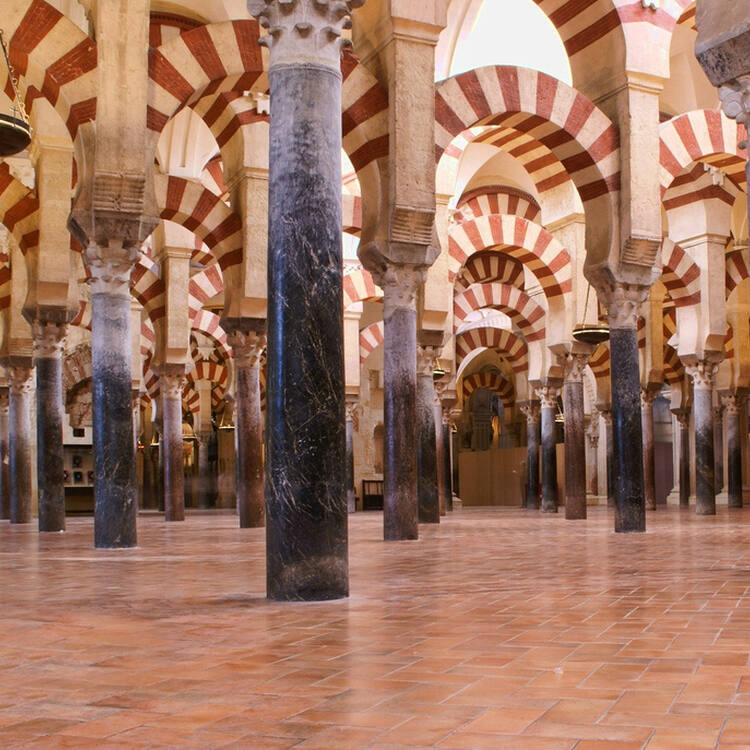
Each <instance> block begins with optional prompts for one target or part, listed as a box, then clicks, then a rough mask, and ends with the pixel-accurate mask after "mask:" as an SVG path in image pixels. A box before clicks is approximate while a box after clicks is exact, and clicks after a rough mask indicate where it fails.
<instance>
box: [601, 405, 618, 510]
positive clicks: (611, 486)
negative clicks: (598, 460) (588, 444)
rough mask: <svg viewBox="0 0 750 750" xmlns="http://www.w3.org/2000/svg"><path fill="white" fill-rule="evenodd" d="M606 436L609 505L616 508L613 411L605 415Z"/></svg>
mask: <svg viewBox="0 0 750 750" xmlns="http://www.w3.org/2000/svg"><path fill="white" fill-rule="evenodd" d="M604 437H605V439H606V441H607V443H606V446H605V447H606V449H607V461H606V463H607V507H608V508H614V507H615V505H617V501H616V499H615V496H616V494H617V489H616V487H617V483H616V482H615V433H614V429H613V427H612V412H611V411H608V412H606V413H605V416H604Z"/></svg>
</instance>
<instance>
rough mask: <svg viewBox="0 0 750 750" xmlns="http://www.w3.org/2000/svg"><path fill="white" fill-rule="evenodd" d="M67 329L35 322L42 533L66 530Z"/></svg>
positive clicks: (38, 483) (38, 463) (32, 328)
mask: <svg viewBox="0 0 750 750" xmlns="http://www.w3.org/2000/svg"><path fill="white" fill-rule="evenodd" d="M66 328H67V326H66V325H65V324H60V323H52V322H46V321H45V322H43V321H38V320H37V321H34V322H33V323H32V325H31V334H32V337H33V339H34V365H35V367H36V444H37V455H36V465H37V472H36V476H37V494H38V497H39V531H64V530H65V480H64V475H63V471H64V469H63V413H64V407H63V388H62V350H63V342H64V339H65V334H66Z"/></svg>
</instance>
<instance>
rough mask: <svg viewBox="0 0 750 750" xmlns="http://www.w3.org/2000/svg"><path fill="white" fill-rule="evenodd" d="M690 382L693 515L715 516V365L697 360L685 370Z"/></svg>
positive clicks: (707, 361)
mask: <svg viewBox="0 0 750 750" xmlns="http://www.w3.org/2000/svg"><path fill="white" fill-rule="evenodd" d="M685 371H686V372H687V374H688V375H690V377H691V378H692V379H693V424H694V428H695V498H696V499H695V512H696V513H697V514H698V515H699V516H713V515H716V487H715V482H714V416H713V403H712V400H713V383H714V375H715V374H716V364H715V363H714V362H711V361H709V360H698V361H697V362H695V363H693V364H689V365H687V366H686V367H685Z"/></svg>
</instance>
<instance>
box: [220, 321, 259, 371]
mask: <svg viewBox="0 0 750 750" xmlns="http://www.w3.org/2000/svg"><path fill="white" fill-rule="evenodd" d="M227 342H228V343H229V345H230V346H231V347H232V352H233V355H234V362H235V365H236V366H237V367H239V368H248V369H249V368H252V367H258V365H259V364H260V359H261V357H262V356H263V351H264V350H265V348H266V334H265V333H256V332H255V331H241V330H234V331H231V332H229V333H228V334H227Z"/></svg>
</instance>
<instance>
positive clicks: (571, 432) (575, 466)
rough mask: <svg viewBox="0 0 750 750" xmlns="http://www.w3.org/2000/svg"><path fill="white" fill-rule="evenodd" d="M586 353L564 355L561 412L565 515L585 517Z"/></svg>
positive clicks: (575, 517) (571, 517)
mask: <svg viewBox="0 0 750 750" xmlns="http://www.w3.org/2000/svg"><path fill="white" fill-rule="evenodd" d="M588 359H589V355H588V354H577V353H576V354H574V353H568V354H567V355H566V356H565V364H564V373H565V375H564V380H563V414H564V416H565V422H564V423H563V424H564V427H565V518H566V519H568V520H571V521H575V520H581V519H585V518H586V435H585V421H584V413H583V371H584V369H585V368H586V364H587V362H588Z"/></svg>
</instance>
